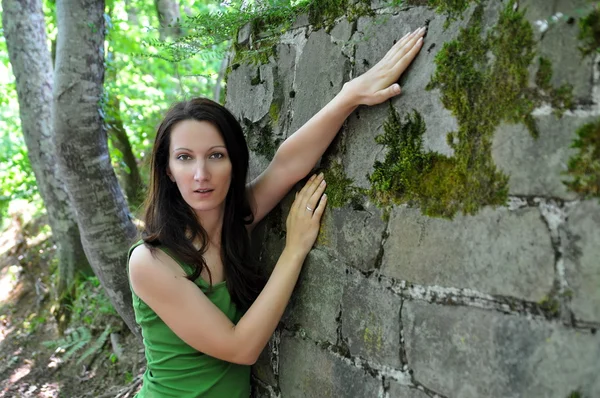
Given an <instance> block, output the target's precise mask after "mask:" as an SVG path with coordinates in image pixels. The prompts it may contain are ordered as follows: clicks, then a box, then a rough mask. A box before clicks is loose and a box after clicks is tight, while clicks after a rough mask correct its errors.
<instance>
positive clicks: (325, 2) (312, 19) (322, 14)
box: [308, 0, 375, 29]
mask: <svg viewBox="0 0 600 398" xmlns="http://www.w3.org/2000/svg"><path fill="white" fill-rule="evenodd" d="M365 15H375V13H374V11H373V10H372V9H371V1H370V0H358V1H350V0H318V1H313V2H312V3H311V4H310V5H309V7H308V20H309V23H310V24H311V25H313V26H314V27H315V28H317V29H319V28H322V27H325V28H330V27H331V26H332V25H333V23H334V22H335V20H336V19H337V18H339V17H342V16H346V18H347V19H348V21H350V22H352V21H355V20H357V19H358V18H359V17H361V16H365Z"/></svg>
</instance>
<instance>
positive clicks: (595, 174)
mask: <svg viewBox="0 0 600 398" xmlns="http://www.w3.org/2000/svg"><path fill="white" fill-rule="evenodd" d="M571 147H572V148H575V149H577V150H578V153H577V154H576V155H574V156H572V157H571V158H570V159H569V164H568V169H567V174H568V175H569V176H570V177H572V179H571V181H566V182H565V184H566V185H567V187H569V189H571V190H572V191H574V192H577V193H578V194H579V195H581V196H582V197H583V198H600V120H597V121H596V122H594V123H588V124H585V125H583V126H582V127H581V128H579V130H577V138H576V139H575V140H574V141H573V144H572V145H571Z"/></svg>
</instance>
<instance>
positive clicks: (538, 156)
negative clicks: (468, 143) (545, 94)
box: [492, 115, 593, 199]
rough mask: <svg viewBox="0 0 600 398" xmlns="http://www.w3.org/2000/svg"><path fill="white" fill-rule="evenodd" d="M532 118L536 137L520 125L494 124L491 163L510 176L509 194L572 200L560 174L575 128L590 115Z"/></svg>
mask: <svg viewBox="0 0 600 398" xmlns="http://www.w3.org/2000/svg"><path fill="white" fill-rule="evenodd" d="M535 120H536V124H537V126H538V129H539V137H538V138H533V137H532V136H531V134H530V133H529V131H528V130H527V129H526V128H525V126H524V125H522V124H518V125H509V124H503V125H501V126H500V127H498V129H497V130H496V132H495V134H494V139H493V142H492V157H493V159H494V162H495V163H496V165H497V166H498V169H500V170H502V171H503V172H504V173H506V174H507V175H508V176H509V177H510V179H509V182H508V186H509V192H510V193H511V194H513V195H531V196H552V197H560V198H564V199H574V198H575V197H576V195H575V194H574V193H573V192H569V191H568V189H567V187H566V186H565V184H563V181H564V180H568V176H566V175H565V174H564V173H565V172H566V170H567V164H568V161H569V158H570V157H571V156H572V155H573V154H574V153H575V150H574V149H572V148H570V145H571V143H572V141H573V139H574V138H575V137H576V134H575V132H576V130H577V129H578V128H579V127H581V126H582V125H584V124H585V123H589V122H591V121H592V120H593V118H590V117H587V118H582V117H575V116H570V115H564V116H563V117H562V118H560V119H557V118H556V116H554V115H544V116H537V117H535Z"/></svg>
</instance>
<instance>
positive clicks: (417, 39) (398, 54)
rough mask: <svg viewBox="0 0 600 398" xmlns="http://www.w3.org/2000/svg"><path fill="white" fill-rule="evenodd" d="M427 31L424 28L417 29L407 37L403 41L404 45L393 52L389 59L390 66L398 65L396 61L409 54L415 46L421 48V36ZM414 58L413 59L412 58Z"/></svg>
mask: <svg viewBox="0 0 600 398" xmlns="http://www.w3.org/2000/svg"><path fill="white" fill-rule="evenodd" d="M426 31H427V30H426V29H425V27H422V28H420V29H417V30H416V31H414V32H413V33H412V34H411V35H410V36H409V37H407V38H406V39H404V43H403V44H402V46H401V47H399V48H398V49H397V51H395V52H394V55H393V56H392V57H391V62H392V65H395V64H397V63H398V61H399V60H400V59H401V58H403V57H404V56H405V55H406V54H407V53H409V52H411V51H412V50H413V49H414V48H415V47H416V46H417V47H419V48H421V45H422V43H423V36H424V35H425V32H426ZM413 58H414V57H413Z"/></svg>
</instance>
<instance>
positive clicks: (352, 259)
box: [318, 205, 386, 271]
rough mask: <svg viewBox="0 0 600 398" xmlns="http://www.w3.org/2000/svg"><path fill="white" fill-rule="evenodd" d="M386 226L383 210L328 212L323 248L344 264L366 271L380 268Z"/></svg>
mask: <svg viewBox="0 0 600 398" xmlns="http://www.w3.org/2000/svg"><path fill="white" fill-rule="evenodd" d="M385 228H386V224H385V223H384V222H383V220H382V219H381V210H379V209H377V208H375V207H374V206H372V205H371V206H370V207H369V208H368V209H366V210H364V211H355V210H352V209H350V208H348V207H343V208H329V209H327V211H326V213H325V215H324V217H323V219H322V220H321V234H320V235H319V240H318V244H319V247H320V248H323V249H325V250H327V251H331V252H332V255H334V256H335V257H336V258H337V259H338V260H340V261H342V262H343V263H344V264H346V265H349V266H352V267H356V268H359V269H362V270H365V271H368V270H371V269H373V268H375V267H376V266H377V261H378V260H379V259H380V258H379V256H380V252H381V242H382V239H383V233H384V231H385Z"/></svg>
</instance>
